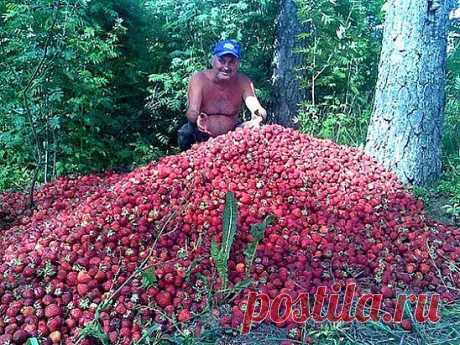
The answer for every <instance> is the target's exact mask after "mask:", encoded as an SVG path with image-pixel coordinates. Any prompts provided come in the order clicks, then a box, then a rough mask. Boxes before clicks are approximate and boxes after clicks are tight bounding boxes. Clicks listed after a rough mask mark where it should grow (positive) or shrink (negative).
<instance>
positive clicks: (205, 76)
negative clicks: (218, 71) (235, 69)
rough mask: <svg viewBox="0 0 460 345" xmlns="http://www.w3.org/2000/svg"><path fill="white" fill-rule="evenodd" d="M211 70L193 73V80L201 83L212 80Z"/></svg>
mask: <svg viewBox="0 0 460 345" xmlns="http://www.w3.org/2000/svg"><path fill="white" fill-rule="evenodd" d="M210 72H211V70H204V71H198V72H195V73H193V74H192V77H191V80H192V81H195V82H200V83H206V82H209V80H210Z"/></svg>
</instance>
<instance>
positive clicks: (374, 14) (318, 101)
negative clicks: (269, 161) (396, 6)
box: [296, 0, 383, 146]
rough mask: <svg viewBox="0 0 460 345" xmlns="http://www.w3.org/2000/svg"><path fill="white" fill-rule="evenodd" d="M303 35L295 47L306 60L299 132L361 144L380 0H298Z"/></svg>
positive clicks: (374, 72) (374, 74) (376, 51)
mask: <svg viewBox="0 0 460 345" xmlns="http://www.w3.org/2000/svg"><path fill="white" fill-rule="evenodd" d="M296 2H297V4H298V8H299V18H300V21H301V23H302V24H303V25H304V27H305V32H303V33H302V34H300V36H299V38H300V39H301V41H302V42H303V47H302V48H300V49H298V51H299V53H301V54H302V55H303V56H304V57H305V59H304V61H305V62H304V63H303V65H302V66H301V72H302V74H304V75H305V77H304V78H302V80H301V84H302V87H303V88H305V92H306V95H307V98H306V100H305V101H304V102H303V103H302V104H301V107H300V112H299V116H298V120H299V121H298V124H299V128H300V130H301V131H303V132H305V133H308V134H311V135H314V136H318V137H322V138H328V139H333V140H335V141H336V142H338V143H341V144H348V145H350V144H351V145H355V146H359V145H360V144H362V143H363V142H364V141H365V138H366V132H367V124H368V121H369V118H370V114H371V111H372V97H373V89H374V86H375V83H376V78H377V68H378V59H379V52H380V45H381V30H380V27H381V23H382V15H381V12H380V9H381V6H382V4H383V1H382V0H377V1H371V2H369V1H364V0H358V1H352V0H338V1H329V0H319V1H311V0H297V1H296Z"/></svg>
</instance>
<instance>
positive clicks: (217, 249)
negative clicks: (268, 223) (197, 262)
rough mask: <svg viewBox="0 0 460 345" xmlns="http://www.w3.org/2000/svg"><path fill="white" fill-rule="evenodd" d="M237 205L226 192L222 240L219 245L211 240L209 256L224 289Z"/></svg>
mask: <svg viewBox="0 0 460 345" xmlns="http://www.w3.org/2000/svg"><path fill="white" fill-rule="evenodd" d="M237 217H238V214H237V207H236V200H235V196H234V195H233V193H232V192H227V193H226V195H225V208H224V215H223V220H224V229H223V235H222V242H221V244H220V246H219V245H218V244H217V242H216V241H215V240H214V239H213V240H212V242H211V257H212V259H213V260H214V263H215V265H216V269H217V272H218V273H219V276H220V278H221V280H222V288H223V289H226V288H227V284H228V276H227V275H228V265H227V262H228V259H229V258H230V251H231V249H232V244H233V240H234V239H235V234H236V220H237Z"/></svg>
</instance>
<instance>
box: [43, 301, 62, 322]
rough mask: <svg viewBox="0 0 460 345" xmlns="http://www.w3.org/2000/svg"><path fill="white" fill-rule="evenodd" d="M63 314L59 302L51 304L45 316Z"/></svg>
mask: <svg viewBox="0 0 460 345" xmlns="http://www.w3.org/2000/svg"><path fill="white" fill-rule="evenodd" d="M59 314H61V308H59V306H58V305H57V304H50V305H48V306H46V308H45V316H46V317H47V318H48V319H50V318H52V317H55V316H58V315H59Z"/></svg>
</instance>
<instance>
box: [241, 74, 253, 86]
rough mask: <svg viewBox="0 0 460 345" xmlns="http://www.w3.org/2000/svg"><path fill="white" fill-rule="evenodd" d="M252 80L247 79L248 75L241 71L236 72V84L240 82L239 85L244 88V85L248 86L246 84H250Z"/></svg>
mask: <svg viewBox="0 0 460 345" xmlns="http://www.w3.org/2000/svg"><path fill="white" fill-rule="evenodd" d="M251 83H252V81H251V79H249V77H248V76H247V75H245V74H243V73H238V84H240V86H241V87H242V88H244V87H245V86H248V85H251Z"/></svg>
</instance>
